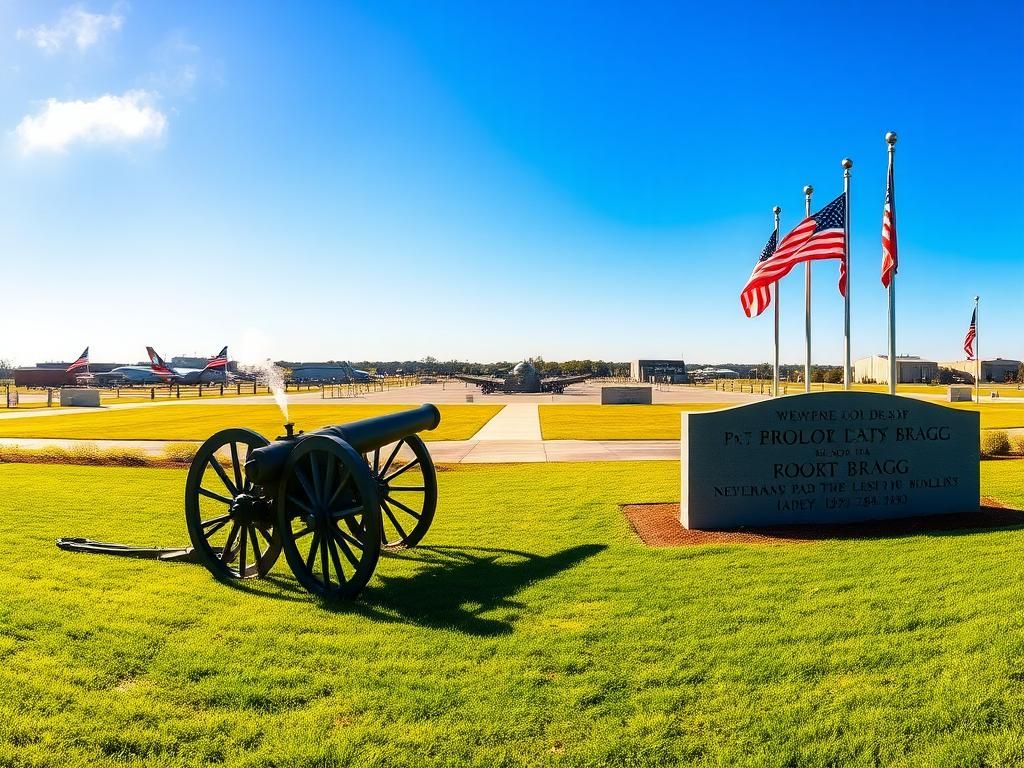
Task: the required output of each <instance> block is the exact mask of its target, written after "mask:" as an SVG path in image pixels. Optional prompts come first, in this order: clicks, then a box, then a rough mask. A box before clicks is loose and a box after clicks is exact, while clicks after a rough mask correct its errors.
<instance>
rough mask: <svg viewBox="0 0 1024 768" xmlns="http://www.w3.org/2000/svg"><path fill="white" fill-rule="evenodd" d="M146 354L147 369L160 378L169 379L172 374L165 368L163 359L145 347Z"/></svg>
mask: <svg viewBox="0 0 1024 768" xmlns="http://www.w3.org/2000/svg"><path fill="white" fill-rule="evenodd" d="M146 352H147V353H149V367H150V368H152V369H153V373H155V374H156V375H157V376H160V377H162V378H170V377H171V376H172V375H173V372H172V371H171V369H170V368H168V367H167V364H166V363H165V362H164V359H163V358H162V357H160V355H158V354H157V352H156V350H155V349H153V348H152V347H146Z"/></svg>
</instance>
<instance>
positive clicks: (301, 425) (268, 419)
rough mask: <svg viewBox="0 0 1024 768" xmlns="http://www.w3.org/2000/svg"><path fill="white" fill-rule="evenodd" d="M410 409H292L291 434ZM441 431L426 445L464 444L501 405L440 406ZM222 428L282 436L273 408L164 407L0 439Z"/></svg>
mask: <svg viewBox="0 0 1024 768" xmlns="http://www.w3.org/2000/svg"><path fill="white" fill-rule="evenodd" d="M412 407H413V406H411V405H370V404H351V405H306V404H298V405H292V406H291V407H290V408H289V409H288V414H289V417H290V418H291V419H292V421H294V422H295V425H296V429H305V430H307V431H308V430H312V429H319V428H320V427H323V426H326V425H328V424H341V423H344V422H346V421H353V420H356V419H365V418H368V417H370V416H378V415H380V414H382V413H391V412H394V411H401V410H405V409H407V408H412ZM439 408H440V410H441V426H439V427H438V428H437V429H435V430H434V431H432V432H424V433H423V438H424V439H425V440H465V439H467V438H470V437H472V436H473V435H474V434H476V432H477V431H478V430H479V429H480V427H482V426H483V425H484V424H486V423H487V422H488V421H489V420H490V419H491V418H493V416H494V415H495V414H496V413H497V412H498V411H500V410H501V408H502V406H500V405H441V406H439ZM225 427H248V428H249V429H253V430H256V431H257V432H259V433H261V434H263V435H265V436H267V437H269V438H273V437H275V436H276V435H279V434H281V433H282V432H283V431H284V430H283V428H282V419H281V412H280V411H279V410H278V409H277V406H276V405H223V406H221V405H164V406H154V407H152V408H126V409H122V410H113V411H90V412H88V413H73V414H67V415H61V416H41V417H38V418H33V417H26V418H23V419H3V420H0V438H4V437H56V438H67V439H85V440H205V439H206V438H208V437H209V436H210V435H211V434H213V433H214V432H216V431H217V430H219V429H223V428H225Z"/></svg>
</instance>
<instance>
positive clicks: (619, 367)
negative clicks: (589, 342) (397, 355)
mask: <svg viewBox="0 0 1024 768" xmlns="http://www.w3.org/2000/svg"><path fill="white" fill-rule="evenodd" d="M529 362H530V363H531V364H532V365H533V366H534V367H535V368H536V369H537V371H538V372H539V373H540V374H542V375H544V376H579V375H581V374H585V373H586V374H591V375H593V376H628V375H629V363H616V362H608V361H605V360H566V361H564V362H552V361H546V360H544V358H542V357H531V358H530V359H529ZM518 363H519V361H518V360H503V361H499V362H494V363H472V362H468V361H465V360H438V359H437V358H436V357H430V356H427V357H424V358H423V359H422V360H361V361H359V362H353V363H352V365H354V366H355V367H356V368H359V369H361V370H364V371H370V372H372V373H377V374H387V375H392V374H399V373H403V374H417V375H420V376H451V375H453V374H456V373H464V374H469V375H474V376H493V375H496V374H500V373H507V372H509V371H511V370H512V369H513V368H514V367H515V366H516V365H517V364H518Z"/></svg>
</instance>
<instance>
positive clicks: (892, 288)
mask: <svg viewBox="0 0 1024 768" xmlns="http://www.w3.org/2000/svg"><path fill="white" fill-rule="evenodd" d="M885 141H886V143H887V144H888V145H889V177H890V178H891V177H892V176H893V172H892V171H893V158H894V157H895V154H896V134H895V133H893V132H892V131H889V132H888V133H887V134H885ZM887 183H888V182H887ZM895 187H896V183H895V181H894V182H893V184H892V187H890V189H889V190H888V191H889V221H890V225H889V226H890V227H891V230H890V233H889V237H890V238H891V239H892V242H893V245H894V246H895V245H897V244H896V189H895ZM897 258H899V256H898V252H897ZM846 280H847V285H846V290H847V291H849V290H850V285H849V280H850V278H849V275H847V278H846ZM898 376H899V371H898V370H897V369H896V270H895V269H894V270H892V271H891V272H890V273H889V394H890V395H895V394H896V381H897V377H898Z"/></svg>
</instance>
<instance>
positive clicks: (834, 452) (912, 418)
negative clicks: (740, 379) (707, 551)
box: [680, 392, 980, 529]
mask: <svg viewBox="0 0 1024 768" xmlns="http://www.w3.org/2000/svg"><path fill="white" fill-rule="evenodd" d="M682 419H683V423H682V442H681V474H682V487H681V491H682V496H681V504H680V522H681V523H682V524H683V526H684V527H687V528H704V529H720V528H736V527H739V526H755V527H756V526H764V525H782V524H788V523H836V522H854V521H858V520H882V519H887V518H896V517H910V516H914V515H934V514H948V513H954V512H968V511H972V510H976V509H977V508H978V504H979V501H980V467H979V439H980V432H979V429H980V414H978V413H977V412H976V411H961V410H956V409H953V408H947V407H945V406H941V405H937V404H933V403H928V402H924V401H921V400H915V399H912V398H907V397H899V396H890V395H882V394H875V393H869V392H823V393H813V394H805V395H794V396H792V397H783V398H779V399H777V400H772V401H766V402H759V403H752V404H750V405H742V406H738V407H736V408H729V409H727V410H723V411H713V412H705V413H700V412H689V413H683V414H682Z"/></svg>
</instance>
